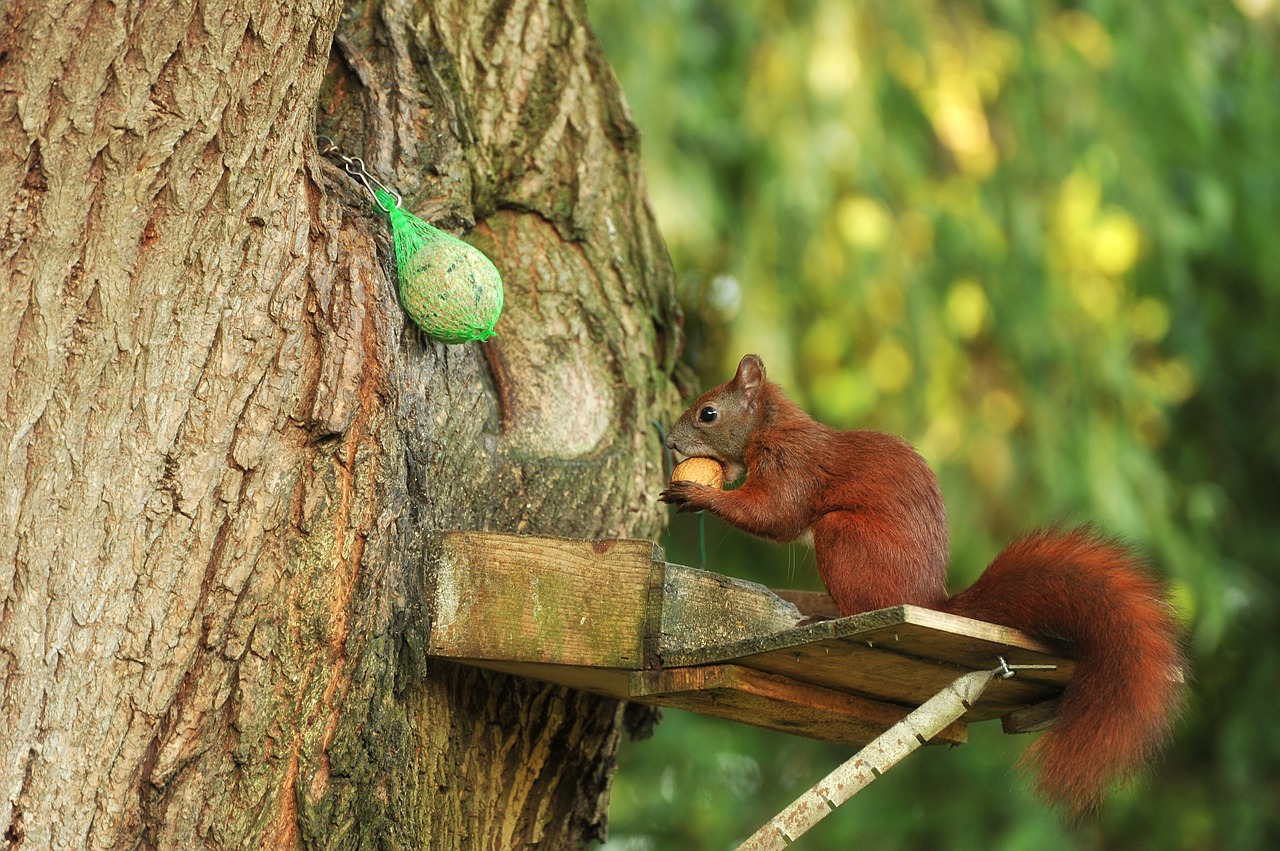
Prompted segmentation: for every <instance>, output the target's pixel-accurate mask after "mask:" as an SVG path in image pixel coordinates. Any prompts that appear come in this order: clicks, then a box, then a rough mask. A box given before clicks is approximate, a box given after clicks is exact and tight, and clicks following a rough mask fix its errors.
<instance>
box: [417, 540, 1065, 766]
mask: <svg viewBox="0 0 1280 851" xmlns="http://www.w3.org/2000/svg"><path fill="white" fill-rule="evenodd" d="M434 562H435V563H434V568H435V569H434V570H433V571H432V575H433V577H434V581H435V585H434V593H433V594H432V599H431V601H430V608H431V616H432V617H431V629H430V638H429V650H428V652H429V653H430V654H431V655H434V656H439V657H444V658H449V659H454V660H456V661H458V662H462V663H465V664H471V665H476V666H478V667H484V668H490V669H492V670H498V671H504V672H507V673H512V674H517V675H520V676H528V677H533V678H537V679H542V680H547V681H550V682H555V683H560V684H563V685H567V686H571V687H573V688H579V689H583V690H585V691H591V692H594V693H597V694H602V695H607V696H610V697H616V698H618V699H626V700H640V701H644V702H648V703H656V704H660V705H664V706H678V707H681V708H686V709H691V710H693V711H696V712H701V713H704V714H707V715H713V716H717V717H723V718H731V719H733V720H736V721H742V722H744V723H749V724H755V725H757V726H761V727H767V728H770V729H775V730H787V731H790V732H795V733H797V734H800V735H805V736H810V737H812V738H817V739H823V740H827V741H838V742H843V743H846V744H864V743H865V742H866V741H868V740H869V739H870V738H871V737H873V736H874V735H876V734H878V733H879V732H881V731H883V730H884V729H885V728H887V727H888V726H890V725H892V724H893V723H895V722H896V720H898V719H899V718H901V716H902V715H903V714H905V712H906V710H907V709H910V708H914V707H915V706H917V705H919V704H920V703H922V702H924V701H925V700H927V699H928V698H930V697H932V696H933V695H934V694H935V693H937V692H938V691H939V690H940V689H942V688H944V687H946V686H947V684H949V683H950V682H952V681H953V680H955V679H956V678H957V677H959V676H960V675H961V674H964V673H966V672H968V671H971V670H989V669H992V668H995V667H997V666H998V665H999V664H1000V659H1001V658H1003V659H1004V660H1006V661H1007V662H1008V663H1009V664H1011V665H1021V664H1038V665H1044V664H1048V665H1056V666H1057V668H1056V669H1055V670H1052V671H1020V672H1019V673H1018V675H1017V676H1015V677H1014V678H1012V679H1008V680H1004V679H1001V680H996V681H994V682H993V683H992V684H991V685H990V686H989V687H988V688H987V691H986V693H985V694H984V695H983V697H982V700H981V701H979V702H978V704H977V705H975V706H974V707H973V709H972V710H970V712H969V713H968V714H967V715H966V716H965V718H964V721H965V722H969V721H977V720H985V719H989V718H996V717H1002V716H1007V717H1006V723H1005V728H1006V729H1007V730H1009V731H1011V732H1013V731H1020V730H1026V729H1039V728H1041V727H1043V726H1045V725H1047V724H1048V723H1051V722H1052V717H1053V701H1054V700H1055V699H1056V698H1057V697H1058V696H1059V695H1060V694H1061V692H1062V689H1063V688H1064V687H1065V685H1066V684H1067V682H1069V680H1070V678H1071V674H1072V672H1073V670H1074V663H1073V662H1072V661H1071V659H1070V658H1069V648H1068V647H1065V646H1063V645H1061V644H1057V643H1054V642H1050V641H1045V640H1041V639H1037V638H1034V637H1031V636H1028V635H1025V634H1023V633H1019V632H1017V631H1016V630H1012V629H1008V628H1007V627H1002V626H996V625H993V624H987V623H982V622H980V621H974V620H971V619H968V618H961V617H956V616H954V615H947V614H943V613H940V612H935V611H932V610H929V609H922V608H918V607H914V606H896V607H893V608H889V609H882V610H880V611H877V612H867V613H865V614H861V615H855V616H852V617H844V618H835V619H832V620H827V621H820V622H817V623H812V624H806V625H803V626H798V625H797V624H798V623H799V622H800V621H801V620H802V619H803V618H805V617H806V616H807V615H812V614H814V613H816V612H820V611H824V610H825V611H829V608H826V609H824V607H829V598H826V597H825V595H816V594H812V593H800V592H787V593H785V594H784V596H786V597H788V598H789V600H788V599H783V598H782V597H780V596H779V595H778V594H775V593H773V592H771V591H769V590H768V589H767V588H764V587H763V586H760V585H756V584H754V583H751V582H744V581H742V580H738V579H732V578H730V577H726V576H721V575H718V574H715V573H711V572H708V571H703V570H695V569H693V568H689V567H684V566H681V565H673V564H667V563H666V561H665V560H664V556H663V553H662V550H661V548H659V547H657V546H655V545H654V544H653V543H651V542H648V541H625V540H618V541H577V540H567V539H561V538H534V537H523V536H515V535H501V534H492V533H483V532H459V533H453V534H450V535H447V536H446V537H445V538H444V540H443V542H442V543H441V545H440V546H439V547H438V548H437V551H436V552H435V554H434ZM793 602H794V603H795V604H797V605H799V606H800V608H797V605H793ZM964 735H965V729H964V725H963V723H961V724H958V725H957V726H956V727H955V729H953V730H952V729H950V728H949V732H948V733H947V738H946V739H945V740H946V741H957V742H958V741H962V740H963V737H964Z"/></svg>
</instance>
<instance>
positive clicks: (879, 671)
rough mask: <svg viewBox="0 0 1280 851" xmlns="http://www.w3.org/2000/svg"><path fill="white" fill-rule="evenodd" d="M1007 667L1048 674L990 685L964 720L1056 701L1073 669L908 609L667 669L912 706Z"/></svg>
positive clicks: (1020, 642) (949, 619)
mask: <svg viewBox="0 0 1280 851" xmlns="http://www.w3.org/2000/svg"><path fill="white" fill-rule="evenodd" d="M1002 657H1003V658H1004V659H1005V660H1006V661H1007V662H1009V664H1054V665H1058V666H1059V668H1058V669H1057V670H1054V671H1022V672H1019V674H1018V676H1017V677H1014V678H1013V679H1010V680H1000V681H999V682H996V683H993V684H992V685H991V686H990V687H989V688H988V689H987V693H986V694H985V695H984V696H983V700H982V702H981V704H979V705H978V706H976V707H974V709H973V710H972V711H971V713H970V714H969V716H968V720H971V721H972V720H983V719H987V718H995V717H999V716H1001V715H1004V714H1006V713H1008V712H1010V711H1013V710H1015V709H1018V708H1022V707H1025V706H1028V705H1030V704H1033V703H1039V702H1041V701H1043V700H1047V699H1049V698H1051V697H1054V696H1056V695H1057V694H1058V693H1059V692H1060V691H1061V689H1062V688H1063V687H1064V686H1065V684H1066V683H1067V681H1069V679H1070V676H1071V673H1072V670H1073V663H1072V661H1071V660H1070V659H1068V658H1066V657H1065V656H1063V655H1062V654H1061V650H1060V647H1059V646H1058V645H1054V644H1052V643H1050V642H1046V641H1043V640H1041V639H1037V638H1033V637H1031V636H1028V635H1025V634H1023V633H1019V632H1018V631H1017V630H1012V629H1009V628H1007V627H1002V626H997V625H994V624H986V623H982V622H980V621H974V620H972V619H969V618H960V617H955V616H953V615H947V614H943V613H940V612H934V611H931V610H929V609H921V608H918V607H915V606H896V607H893V608H889V609H881V610H879V611H875V612H867V613H865V614H861V615H854V616H852V617H847V618H840V619H838V620H831V621H823V622H820V623H815V624H810V625H807V626H803V627H799V628H797V629H795V630H791V631H789V632H785V633H779V634H776V635H772V636H766V637H762V638H760V639H756V640H748V641H743V642H738V643H736V644H733V645H728V646H725V647H717V648H704V649H703V650H702V651H701V652H700V653H686V654H677V655H675V656H671V657H668V658H667V660H666V661H667V663H668V664H685V665H688V664H699V663H704V664H705V663H712V662H716V661H723V660H726V659H733V660H735V661H736V662H737V663H738V664H741V665H745V666H747V667H752V668H756V669H758V670H762V671H768V672H770V673H775V674H781V675H784V676H788V677H791V678H793V679H797V680H800V681H802V682H810V683H815V684H818V685H822V686H826V687H828V688H833V689H839V690H844V691H852V692H855V693H858V694H862V695H867V696H869V697H872V698H875V699H878V700H888V701H893V702H898V703H903V704H906V705H911V704H917V703H920V702H922V701H924V700H927V699H928V698H929V697H930V696H932V695H933V694H934V693H936V692H937V691H938V689H940V688H943V687H945V686H946V684H947V683H948V682H950V681H952V680H953V679H955V678H956V677H957V676H959V675H960V674H961V673H963V671H964V670H966V669H967V670H980V669H985V668H992V667H995V666H996V665H998V664H999V660H1000V658H1002Z"/></svg>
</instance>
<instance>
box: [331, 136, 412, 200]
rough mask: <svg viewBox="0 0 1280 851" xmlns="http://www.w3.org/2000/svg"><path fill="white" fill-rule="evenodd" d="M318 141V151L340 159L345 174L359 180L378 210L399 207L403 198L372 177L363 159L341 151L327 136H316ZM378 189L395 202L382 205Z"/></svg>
mask: <svg viewBox="0 0 1280 851" xmlns="http://www.w3.org/2000/svg"><path fill="white" fill-rule="evenodd" d="M318 141H319V142H320V143H321V147H320V153H321V154H323V155H324V156H326V157H332V158H334V159H338V160H341V161H342V167H343V169H344V170H345V171H346V172H347V174H349V175H351V176H352V177H354V178H355V179H356V180H358V181H360V183H361V184H363V186H364V188H365V189H366V190H367V191H368V192H369V194H370V195H371V196H373V203H375V204H377V205H378V209H379V210H381V211H382V212H384V213H390V212H391V211H392V210H398V209H400V204H401V203H402V202H403V200H404V199H403V198H401V197H400V193H399V192H397V191H395V190H394V189H392V188H391V187H390V186H388V185H387V184H385V183H383V182H382V181H381V180H379V179H378V178H376V177H374V176H373V175H372V174H370V173H369V169H368V167H367V166H365V164H364V160H363V159H361V158H360V157H349V156H347V155H346V154H344V153H343V152H342V149H341V148H339V147H338V146H337V144H336V143H335V142H334V141H333V140H332V139H330V138H329V137H328V136H320V137H319V138H318ZM374 187H377V188H376V189H375V188H374ZM378 189H381V190H382V191H383V192H385V193H387V194H388V195H390V196H391V197H392V198H394V199H396V203H395V204H394V205H393V206H391V207H387V206H386V205H384V204H383V203H382V199H381V198H380V197H378Z"/></svg>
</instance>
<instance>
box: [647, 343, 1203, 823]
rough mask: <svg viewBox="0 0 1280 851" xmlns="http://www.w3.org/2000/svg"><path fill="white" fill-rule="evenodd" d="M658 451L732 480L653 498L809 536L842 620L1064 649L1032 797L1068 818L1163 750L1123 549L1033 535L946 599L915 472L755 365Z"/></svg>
mask: <svg viewBox="0 0 1280 851" xmlns="http://www.w3.org/2000/svg"><path fill="white" fill-rule="evenodd" d="M667 446H668V447H670V448H671V449H674V450H676V451H677V452H679V453H681V454H683V455H686V456H705V457H709V458H714V459H716V460H717V461H719V462H720V463H721V464H723V465H724V466H725V479H726V481H730V482H732V481H736V480H738V479H740V478H742V476H743V475H744V474H745V475H746V481H744V482H743V483H742V484H741V486H739V487H737V488H736V489H734V490H720V489H718V488H713V487H708V486H706V485H700V484H696V483H694V482H690V481H680V482H673V483H672V484H671V485H670V486H669V487H668V488H667V490H665V491H663V492H662V494H661V496H660V499H662V500H663V501H664V502H669V503H673V504H675V505H677V506H678V507H679V510H680V511H704V510H705V511H710V512H712V513H714V514H716V515H719V516H720V517H721V518H723V519H724V520H725V521H726V522H728V523H729V524H731V525H733V526H737V527H738V528H739V529H742V530H744V531H746V532H750V533H751V534H753V535H757V536H759V537H761V538H766V539H769V540H772V541H781V542H785V541H793V540H796V539H798V538H802V537H804V536H805V535H812V543H813V549H814V555H815V558H816V560H817V566H818V575H819V576H820V577H821V579H822V582H823V584H824V585H825V586H826V588H827V591H828V593H830V595H831V597H832V599H833V600H834V601H835V603H836V606H837V608H838V609H839V611H840V612H841V613H842V614H845V615H850V614H857V613H859V612H865V611H869V610H872V609H878V608H884V607H888V606H896V605H899V604H902V603H909V604H911V605H916V606H923V607H926V608H930V609H936V610H938V611H942V612H948V613H951V614H955V615H963V616H965V617H970V618H976V619H978V620H981V621H986V622H988V623H995V624H1002V625H1004V626H1010V627H1013V628H1015V629H1019V630H1023V631H1025V632H1028V633H1032V634H1037V635H1046V636H1054V637H1058V638H1065V639H1069V640H1071V641H1073V642H1075V645H1076V648H1077V653H1078V660H1077V665H1076V672H1075V675H1074V677H1073V678H1072V680H1071V683H1070V685H1069V686H1068V687H1067V689H1066V691H1065V692H1064V693H1063V695H1062V698H1061V701H1060V703H1059V706H1058V711H1057V715H1058V717H1057V721H1056V723H1055V724H1054V725H1053V726H1052V727H1051V728H1050V729H1049V730H1048V731H1047V732H1046V733H1045V734H1044V735H1042V736H1041V737H1040V739H1039V740H1037V741H1036V742H1035V743H1034V744H1033V745H1032V746H1031V748H1030V749H1029V750H1028V752H1027V757H1026V758H1025V759H1029V760H1030V761H1032V762H1033V763H1035V764H1038V766H1039V769H1040V778H1039V784H1038V785H1039V789H1040V791H1041V792H1042V793H1043V794H1044V795H1045V796H1046V797H1047V798H1049V799H1050V800H1053V801H1056V802H1058V803H1060V804H1062V805H1063V806H1064V807H1065V808H1066V809H1067V810H1068V811H1069V812H1070V813H1071V814H1072V815H1074V816H1082V815H1084V814H1086V813H1088V812H1089V811H1091V810H1093V809H1095V808H1096V807H1097V806H1098V805H1099V804H1100V803H1101V800H1102V797H1103V794H1104V793H1105V791H1106V789H1107V787H1108V786H1109V785H1110V783H1111V781H1112V780H1113V779H1115V778H1121V777H1125V776H1128V775H1131V774H1133V773H1134V772H1136V771H1137V770H1138V769H1140V768H1142V767H1143V766H1144V765H1145V764H1146V763H1147V762H1148V761H1149V760H1150V759H1151V758H1152V757H1153V756H1154V754H1155V752H1156V751H1157V750H1158V749H1159V747H1160V746H1161V745H1162V744H1163V743H1164V741H1165V740H1166V739H1167V737H1168V735H1169V732H1170V729H1171V727H1172V724H1173V720H1174V717H1175V716H1176V714H1177V710H1178V708H1179V705H1180V703H1181V697H1182V689H1183V686H1182V672H1183V660H1182V653H1181V647H1180V629H1179V626H1178V624H1177V621H1176V620H1175V618H1174V615H1173V610H1172V607H1171V606H1170V605H1169V603H1168V600H1167V596H1166V594H1165V592H1164V590H1163V588H1162V586H1161V584H1160V583H1159V582H1157V581H1156V580H1155V579H1154V578H1153V577H1151V576H1150V575H1149V574H1148V573H1147V572H1146V570H1145V568H1144V566H1143V564H1142V562H1141V560H1140V559H1139V558H1138V557H1137V556H1136V555H1135V554H1134V553H1133V552H1132V551H1131V550H1129V549H1128V548H1127V547H1125V546H1123V545H1121V544H1119V543H1116V542H1114V541H1111V540H1108V539H1107V538H1104V537H1103V536H1101V535H1100V534H1098V533H1096V532H1094V531H1092V530H1090V529H1088V528H1080V529H1070V530H1062V531H1045V532H1038V533H1035V534H1032V535H1029V536H1027V537H1024V538H1022V539H1020V540H1018V541H1015V542H1014V543H1012V544H1010V545H1009V546H1008V547H1007V548H1006V549H1005V550H1004V551H1003V552H1001V553H1000V554H999V555H998V556H996V558H995V560H994V561H993V562H992V563H991V565H990V566H989V567H988V568H987V570H986V572H985V573H983V574H982V576H981V577H979V578H978V580H977V582H975V583H974V584H973V585H972V586H971V587H970V588H968V589H967V590H965V591H962V592H960V593H959V594H956V595H955V596H954V597H948V596H947V591H946V569H947V561H948V557H949V553H948V550H949V544H948V537H947V518H946V511H945V509H944V507H943V504H942V493H941V490H940V489H939V487H938V480H937V478H936V477H935V476H934V474H933V471H932V470H931V469H930V468H929V465H928V464H927V463H926V462H925V460H924V459H923V458H922V457H920V455H919V454H918V453H917V452H916V451H915V450H914V449H913V448H912V447H911V446H910V444H908V443H907V442H906V441H903V440H901V439H899V438H897V437H893V436H891V435H887V434H880V433H878V432H872V431H839V430H837V429H834V428H830V427H828V426H825V425H822V424H821V423H818V422H816V421H814V420H813V419H812V418H810V417H809V416H808V415H807V414H806V413H805V412H804V411H803V410H801V409H800V407H799V406H797V405H796V404H795V403H793V402H792V401H790V400H789V399H788V398H787V397H786V395H785V394H784V393H783V391H782V389H781V388H779V387H778V386H777V385H776V384H773V383H771V382H769V381H768V380H767V379H766V377H765V369H764V364H763V363H762V362H761V360H760V358H758V357H757V356H755V355H747V356H746V357H744V358H743V359H742V361H741V363H739V364H738V371H737V374H736V375H735V376H734V378H733V380H732V381H729V382H727V383H725V384H722V385H720V386H719V387H716V388H714V389H712V390H709V391H707V392H706V393H704V394H703V395H702V396H701V397H700V398H699V399H698V400H697V401H696V402H694V403H693V405H692V406H691V407H690V408H689V409H688V410H687V411H685V412H684V414H683V415H682V416H681V417H680V419H679V420H678V421H677V422H676V424H675V426H674V427H673V428H672V429H671V432H670V434H669V435H668V436H667Z"/></svg>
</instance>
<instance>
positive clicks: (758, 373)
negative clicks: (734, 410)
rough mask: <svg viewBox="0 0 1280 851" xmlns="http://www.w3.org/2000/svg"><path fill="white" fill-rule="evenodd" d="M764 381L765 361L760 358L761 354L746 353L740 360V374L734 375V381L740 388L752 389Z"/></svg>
mask: <svg viewBox="0 0 1280 851" xmlns="http://www.w3.org/2000/svg"><path fill="white" fill-rule="evenodd" d="M764 382H765V376H764V361H762V360H760V356H759V355H744V356H743V358H742V360H740V361H738V374H737V375H735V376H734V377H733V383H734V384H735V385H737V387H738V389H739V390H746V391H751V390H755V389H756V388H758V387H760V385H762V384H764Z"/></svg>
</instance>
